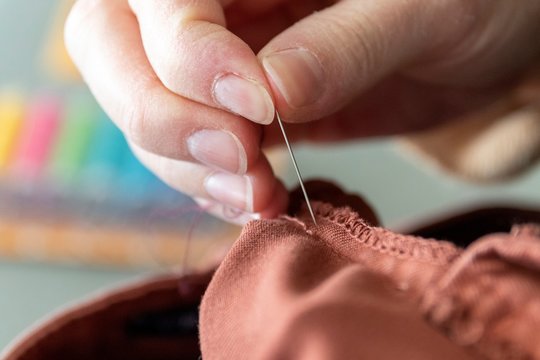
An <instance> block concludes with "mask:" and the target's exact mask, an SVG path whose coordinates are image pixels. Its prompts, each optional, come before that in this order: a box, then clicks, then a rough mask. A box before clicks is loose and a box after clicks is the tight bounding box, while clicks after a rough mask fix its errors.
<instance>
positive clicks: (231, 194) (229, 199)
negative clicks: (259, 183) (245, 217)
mask: <svg viewBox="0 0 540 360" xmlns="http://www.w3.org/2000/svg"><path fill="white" fill-rule="evenodd" d="M204 187H205V189H206V192H207V193H208V195H210V196H211V197H212V198H213V199H214V200H216V201H218V202H220V203H222V204H227V205H230V206H232V207H234V208H237V209H242V210H244V211H247V212H250V213H251V212H253V188H252V186H251V181H250V179H249V177H247V176H239V175H232V174H227V173H214V174H211V175H210V176H208V177H207V178H206V181H205V182H204Z"/></svg>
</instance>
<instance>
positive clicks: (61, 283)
mask: <svg viewBox="0 0 540 360" xmlns="http://www.w3.org/2000/svg"><path fill="white" fill-rule="evenodd" d="M56 3H57V2H56V1H54V0H47V1H45V0H43V1H35V0H17V1H13V0H0V45H2V56H1V57H0V87H1V86H2V85H12V84H13V85H16V86H19V87H21V88H23V89H33V88H34V87H37V88H41V89H43V88H44V87H45V88H46V87H47V86H48V83H47V81H49V80H48V79H47V78H46V77H44V76H43V75H42V74H40V72H39V71H38V70H36V68H38V67H39V66H37V65H36V62H37V61H38V60H37V58H38V56H37V55H38V53H39V51H41V49H42V46H43V45H42V41H43V37H44V34H45V33H46V31H44V29H46V28H47V26H48V23H49V19H50V15H51V9H52V6H53V5H54V4H56ZM403 151H404V150H403V149H402V148H400V147H399V146H398V145H396V144H395V143H394V142H391V141H369V142H364V143H362V144H350V145H344V146H340V147H321V148H314V147H308V146H299V147H298V148H297V153H296V155H297V158H298V162H299V164H300V167H301V170H302V172H303V175H304V177H305V178H312V177H324V178H330V179H333V180H335V181H336V182H338V183H340V184H342V185H343V186H344V187H345V189H347V190H349V191H355V192H358V193H361V194H363V195H364V196H365V197H366V198H367V200H368V201H369V202H370V203H371V204H372V205H373V206H374V207H375V209H376V210H377V212H378V213H379V215H380V217H381V219H382V220H383V223H384V224H390V225H392V224H399V223H404V222H405V223H406V222H407V221H409V220H412V219H416V218H419V217H424V216H427V215H432V214H434V213H437V212H444V211H445V210H446V209H451V208H455V207H463V206H466V205H467V204H472V203H478V202H485V201H491V200H502V201H505V200H510V201H512V202H516V201H517V202H521V201H525V202H528V203H536V204H540V191H538V189H539V186H538V184H540V171H538V170H536V171H532V172H530V173H529V174H527V175H526V176H523V177H522V178H520V179H518V180H516V181H514V182H512V183H509V184H502V185H493V186H477V185H471V184H467V183H464V182H462V181H460V180H458V179H453V178H450V177H447V176H444V175H443V174H440V173H438V172H437V171H435V170H433V169H426V168H424V167H423V166H419V164H417V163H416V162H415V161H412V160H411V159H409V158H407V157H403V156H402V154H401V153H403ZM285 182H286V184H287V185H291V184H294V183H295V177H294V173H293V172H292V171H290V172H289V174H288V175H287V176H286V179H285ZM142 273H144V270H121V269H98V268H88V267H82V266H76V265H72V266H62V265H52V264H34V263H30V262H28V263H14V262H9V261H5V260H0V349H2V348H3V347H4V346H5V345H6V344H7V343H8V342H9V341H11V340H12V339H13V338H14V337H15V336H16V335H17V334H19V333H20V332H21V331H22V330H23V329H24V328H26V327H27V326H28V325H30V324H32V323H33V322H35V321H36V320H37V319H39V318H42V317H43V316H45V315H46V314H48V313H50V312H51V311H52V310H54V309H57V308H59V307H61V306H63V305H65V304H66V303H69V302H71V301H73V300H76V299H80V298H83V297H85V296H88V294H89V293H91V292H93V291H95V290H97V289H100V288H102V287H108V286H111V285H112V284H117V283H121V282H123V281H125V280H127V279H130V278H133V277H135V276H139V275H141V274H142Z"/></svg>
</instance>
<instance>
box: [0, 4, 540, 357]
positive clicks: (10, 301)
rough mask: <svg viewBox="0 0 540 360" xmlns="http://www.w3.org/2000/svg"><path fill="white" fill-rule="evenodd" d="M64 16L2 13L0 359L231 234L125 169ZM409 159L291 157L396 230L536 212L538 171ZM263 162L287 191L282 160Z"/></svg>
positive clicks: (385, 154)
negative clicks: (483, 170)
mask: <svg viewBox="0 0 540 360" xmlns="http://www.w3.org/2000/svg"><path fill="white" fill-rule="evenodd" d="M71 3H72V0H64V1H53V0H40V1H36V0H17V1H13V0H0V49H1V50H0V54H1V56H0V349H2V348H3V347H5V346H6V345H7V344H8V342H10V341H12V340H13V338H14V337H15V336H16V335H17V334H19V333H20V332H21V331H23V330H24V329H25V328H27V327H28V326H29V325H31V324H32V323H33V322H35V321H37V320H38V319H40V318H42V317H44V316H46V315H47V314H49V313H51V312H52V311H54V310H56V309H59V308H61V307H62V306H64V305H65V304H67V303H70V302H72V301H75V300H77V299H81V298H83V297H85V296H87V295H88V294H89V293H91V292H93V291H96V290H98V289H102V288H103V287H109V286H113V285H114V284H118V283H120V282H123V281H126V280H128V279H132V278H135V277H139V276H145V275H147V274H150V273H154V272H162V271H171V270H172V271H175V270H179V269H180V270H181V267H182V266H183V265H185V260H184V259H185V257H186V250H187V248H188V241H189V240H190V241H189V253H188V256H187V266H188V267H189V268H200V267H203V266H204V265H205V264H209V263H210V262H211V261H212V260H214V259H215V256H216V254H222V253H223V252H224V251H225V250H226V249H227V247H228V246H229V245H230V243H231V242H232V241H233V240H234V239H235V238H236V236H237V234H238V231H239V229H238V228H236V227H233V226H230V225H225V224H223V223H221V222H219V221H217V220H214V219H212V218H210V217H209V216H205V215H202V214H201V213H200V212H199V211H198V210H197V209H196V208H195V207H194V205H193V203H192V202H191V201H190V200H189V199H187V198H186V197H184V196H183V195H181V194H178V193H175V192H174V191H172V190H171V189H169V188H167V187H166V186H165V185H163V184H162V183H161V182H159V180H157V179H156V178H155V177H154V176H153V175H152V174H150V173H149V172H148V171H146V170H145V169H144V168H143V167H142V166H141V165H140V164H139V163H138V161H137V160H136V159H135V158H134V157H133V156H132V155H131V153H130V152H129V149H128V148H127V145H126V143H125V140H124V139H123V136H122V134H121V133H120V132H119V131H118V130H117V129H116V128H115V127H114V126H113V125H112V123H111V122H110V121H109V119H107V116H106V115H105V114H104V113H103V112H102V111H101V110H100V109H99V107H98V106H97V104H96V103H95V102H94V100H93V98H92V96H91V95H90V94H89V93H88V90H87V89H86V87H85V86H84V84H83V83H82V82H81V81H80V79H79V77H78V75H77V73H76V71H75V69H74V68H73V65H72V64H71V63H70V61H69V59H68V58H67V56H66V53H65V49H64V47H63V42H62V27H63V21H64V18H65V15H66V13H67V11H68V9H69V6H70V5H71ZM420 143H421V141H420ZM416 144H418V142H417V143H416ZM413 147H414V146H413ZM411 148H412V147H411V146H410V139H409V140H406V141H405V140H403V139H377V140H369V141H365V142H362V143H361V144H358V143H354V144H352V143H351V144H346V145H340V146H323V147H312V146H308V145H300V146H297V147H296V155H297V158H298V163H299V165H300V168H301V170H302V173H303V175H304V178H306V179H309V178H314V177H317V178H327V179H331V180H333V181H334V182H336V183H338V184H341V185H342V186H343V187H344V188H345V189H346V190H348V191H353V192H357V193H359V194H362V195H363V196H364V197H365V198H366V199H367V200H368V201H369V203H371V205H372V206H373V207H374V208H375V209H376V211H377V213H378V214H379V216H380V218H381V220H382V223H383V224H384V225H386V226H388V227H391V228H395V229H399V228H403V227H405V226H406V225H407V224H410V223H411V222H414V221H417V220H418V219H423V218H430V217H436V216H437V214H443V213H445V212H448V211H452V210H455V209H460V208H465V207H467V206H470V205H477V204H482V203H491V202H499V203H500V202H503V203H520V204H523V203H525V204H530V205H534V204H540V191H538V189H539V184H540V170H539V169H538V168H532V169H529V171H528V172H526V173H525V174H522V175H521V176H519V177H515V178H512V179H511V180H510V181H504V182H493V181H490V182H470V181H466V180H462V179H463V177H456V176H451V175H449V174H448V173H447V172H446V171H443V170H441V168H443V167H444V166H438V167H436V166H430V165H428V162H425V161H423V160H420V159H421V157H419V156H418V151H411ZM413 153H416V155H414V154H413ZM273 158H274V164H275V166H276V169H277V172H278V174H280V176H281V177H282V178H283V179H284V180H285V182H286V183H287V185H288V186H294V184H295V183H296V178H295V175H294V172H293V171H292V169H291V168H290V165H289V161H288V158H287V155H286V154H284V153H282V152H279V151H278V152H277V153H276V154H274V155H273ZM529 160H530V159H529ZM432 162H433V161H432Z"/></svg>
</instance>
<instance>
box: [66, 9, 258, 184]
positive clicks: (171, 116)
mask: <svg viewBox="0 0 540 360" xmlns="http://www.w3.org/2000/svg"><path fill="white" fill-rule="evenodd" d="M66 44H67V47H68V49H69V52H70V54H71V56H72V57H73V59H74V61H75V62H76V64H77V66H78V67H79V69H80V70H81V73H82V74H83V76H84V78H85V79H86V81H87V83H88V85H89V86H90V88H91V89H92V92H93V93H94V95H95V96H96V98H97V99H98V101H99V102H100V104H101V105H102V106H103V108H104V109H105V110H106V111H107V113H108V114H109V116H110V117H111V118H112V119H113V120H114V121H115V122H116V124H117V125H118V126H119V127H120V128H121V129H122V131H123V132H124V133H125V134H126V136H127V137H128V138H129V139H130V140H131V141H133V142H135V143H136V144H138V145H139V146H141V147H143V148H145V149H146V150H148V151H151V152H154V153H156V154H159V155H162V156H165V157H169V158H173V159H178V160H185V161H193V162H200V163H203V164H205V165H209V166H212V167H215V168H220V169H224V170H226V171H229V172H234V173H239V174H242V173H245V172H246V170H247V169H248V168H249V167H250V166H251V164H253V163H255V162H256V161H257V158H258V156H259V152H260V149H259V141H260V129H259V127H258V126H256V125H255V124H253V123H252V122H250V121H247V120H244V119H242V118H240V117H238V116H235V115H233V114H230V113H228V112H225V111H222V110H218V109H214V108H210V107H208V106H204V105H202V104H199V103H197V102H194V101H191V100H188V99H185V98H183V97H181V96H178V95H176V94H174V93H172V92H170V91H169V90H168V89H167V88H165V87H164V86H163V85H162V84H161V82H160V81H159V79H158V78H157V77H156V75H155V73H154V72H153V70H152V68H151V66H150V64H149V63H148V60H147V59H146V55H145V53H144V49H143V47H142V43H141V40H140V37H139V31H138V25H137V21H136V18H135V17H134V15H133V14H132V12H131V10H130V9H129V7H128V6H127V4H126V3H125V2H123V1H86V0H81V1H78V2H77V3H76V5H75V7H74V9H73V11H72V13H71V14H70V17H69V19H68V21H67V25H66Z"/></svg>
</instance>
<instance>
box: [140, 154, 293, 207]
mask: <svg viewBox="0 0 540 360" xmlns="http://www.w3.org/2000/svg"><path fill="white" fill-rule="evenodd" d="M131 147H132V149H133V152H134V153H135V155H136V156H137V157H138V158H139V159H140V160H141V162H142V163H143V164H144V165H145V166H147V167H148V168H149V169H150V170H152V171H153V172H154V173H155V174H156V175H157V176H158V177H159V178H160V179H161V180H163V181H164V182H165V183H166V184H168V185H169V186H171V187H172V188H174V189H176V190H178V191H181V192H183V193H185V194H187V195H189V196H192V197H196V198H205V199H208V200H211V201H213V202H216V203H220V204H223V205H226V206H228V207H231V208H234V209H239V210H241V211H242V212H247V213H256V214H259V216H262V215H265V216H269V215H274V216H275V215H276V214H278V213H280V212H282V211H284V210H285V206H286V201H285V203H284V202H283V200H282V199H283V198H284V197H285V199H286V192H285V189H284V188H283V186H282V185H281V184H280V183H279V181H278V180H277V179H276V178H275V176H274V174H273V173H272V169H271V167H270V165H269V163H268V161H267V160H266V158H264V157H261V158H260V160H259V161H258V162H257V163H256V164H255V165H254V166H253V168H252V169H250V171H248V172H247V173H246V174H245V175H234V174H229V173H223V172H219V171H216V170H213V169H210V168H208V167H206V166H203V165H198V164H193V163H189V162H185V161H178V160H171V159H168V158H165V157H161V156H159V155H155V154H152V153H150V152H147V151H146V150H144V149H142V148H140V147H138V146H137V145H134V144H131ZM276 199H281V200H280V201H276Z"/></svg>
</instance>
